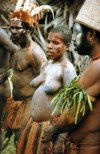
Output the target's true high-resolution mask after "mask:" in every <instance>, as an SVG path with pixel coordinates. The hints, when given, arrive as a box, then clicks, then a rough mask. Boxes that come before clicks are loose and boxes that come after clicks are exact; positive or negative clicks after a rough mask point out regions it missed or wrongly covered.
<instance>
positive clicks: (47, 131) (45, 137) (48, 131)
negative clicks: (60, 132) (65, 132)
mask: <svg viewBox="0 0 100 154" xmlns="http://www.w3.org/2000/svg"><path fill="white" fill-rule="evenodd" d="M51 140H52V127H49V128H46V129H45V130H44V134H43V137H42V140H41V142H42V143H47V142H49V141H51Z"/></svg>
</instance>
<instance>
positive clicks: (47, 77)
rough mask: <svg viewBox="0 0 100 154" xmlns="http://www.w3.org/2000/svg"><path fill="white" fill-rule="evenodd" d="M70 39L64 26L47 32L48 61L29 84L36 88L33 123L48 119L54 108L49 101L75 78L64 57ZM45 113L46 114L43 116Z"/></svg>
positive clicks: (73, 69) (33, 102)
mask: <svg viewBox="0 0 100 154" xmlns="http://www.w3.org/2000/svg"><path fill="white" fill-rule="evenodd" d="M70 39H71V35H70V31H69V30H68V29H67V28H66V27H64V26H62V27H60V26H59V27H55V28H53V29H52V30H51V31H50V32H49V35H48V38H47V49H46V55H47V57H48V58H49V60H48V61H47V62H46V63H45V64H44V65H43V66H42V69H41V73H40V75H39V76H37V77H36V78H35V79H33V80H32V81H31V83H30V85H31V86H33V87H35V88H36V87H37V89H36V91H35V93H34V95H33V98H32V105H31V115H32V117H33V120H34V121H37V122H42V121H46V120H49V119H50V117H51V113H52V110H53V108H54V105H51V100H52V99H53V97H54V96H55V94H56V93H57V92H58V90H59V89H60V88H61V87H63V86H65V85H66V86H67V85H69V84H70V82H71V80H72V79H73V78H75V77H76V71H75V68H74V66H73V65H72V63H71V62H70V61H69V60H68V58H67V57H66V55H65V54H66V53H65V52H66V51H67V52H68V49H69V45H70ZM44 106H45V107H44ZM45 112H46V113H47V114H44V113H45Z"/></svg>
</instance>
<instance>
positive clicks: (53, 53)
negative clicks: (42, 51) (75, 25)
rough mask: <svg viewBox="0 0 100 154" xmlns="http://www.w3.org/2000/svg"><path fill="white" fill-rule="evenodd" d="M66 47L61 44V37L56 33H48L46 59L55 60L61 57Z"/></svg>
mask: <svg viewBox="0 0 100 154" xmlns="http://www.w3.org/2000/svg"><path fill="white" fill-rule="evenodd" d="M65 51H66V46H65V45H64V43H63V39H62V36H61V35H60V34H58V33H54V32H50V33H49V35H48V39H47V50H46V54H47V56H48V58H50V59H52V60H56V59H58V58H60V57H62V56H63V54H64V52H65Z"/></svg>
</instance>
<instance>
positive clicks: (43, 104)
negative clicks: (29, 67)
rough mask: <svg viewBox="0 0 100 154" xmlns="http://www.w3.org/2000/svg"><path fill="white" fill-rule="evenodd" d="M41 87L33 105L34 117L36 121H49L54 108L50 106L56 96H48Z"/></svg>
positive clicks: (34, 97)
mask: <svg viewBox="0 0 100 154" xmlns="http://www.w3.org/2000/svg"><path fill="white" fill-rule="evenodd" d="M43 87H44V86H43V85H41V86H40V87H39V88H38V89H37V90H36V91H35V93H34V95H33V98H32V103H31V109H32V116H33V118H34V120H35V121H38V122H41V121H46V120H49V118H50V115H51V112H52V109H53V106H51V105H50V103H51V100H52V98H53V97H54V95H52V96H51V95H47V94H46V93H45V92H44V89H43Z"/></svg>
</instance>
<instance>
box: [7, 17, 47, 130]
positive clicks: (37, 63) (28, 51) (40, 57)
mask: <svg viewBox="0 0 100 154" xmlns="http://www.w3.org/2000/svg"><path fill="white" fill-rule="evenodd" d="M13 20H14V21H12V23H11V30H12V35H11V40H12V42H13V43H15V44H16V45H17V46H18V50H17V52H16V53H15V54H14V55H13V57H12V59H11V63H10V67H11V68H13V72H14V73H13V77H12V82H13V99H14V100H15V101H24V103H25V110H24V111H23V116H22V117H20V118H21V119H23V122H22V123H23V127H24V126H25V125H26V122H27V120H28V118H29V116H30V102H31V99H32V95H33V93H34V89H33V88H32V87H30V85H29V83H30V81H31V80H32V79H33V77H36V76H37V75H38V74H39V72H40V68H41V65H42V64H43V63H44V62H46V60H47V59H46V55H45V53H44V51H43V50H42V48H41V47H40V46H39V45H38V44H37V43H36V42H34V41H33V40H32V38H31V34H30V31H31V30H30V31H29V30H27V29H25V28H24V27H22V26H21V21H20V20H18V19H16V18H15V19H13ZM15 22H16V26H14V25H13V23H15ZM23 38H24V40H23ZM17 40H18V41H17ZM9 97H10V94H9ZM9 101H10V100H9ZM18 104H19V103H18ZM16 113H17V112H16ZM9 114H11V113H8V117H9ZM19 116H20V115H19ZM13 118H15V117H14V116H13ZM11 121H12V120H11ZM14 121H16V119H14ZM20 122H21V121H20ZM7 125H8V126H9V124H7ZM12 125H13V124H12ZM17 126H18V123H16V126H14V127H16V128H17ZM12 127H13V126H11V128H12Z"/></svg>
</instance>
